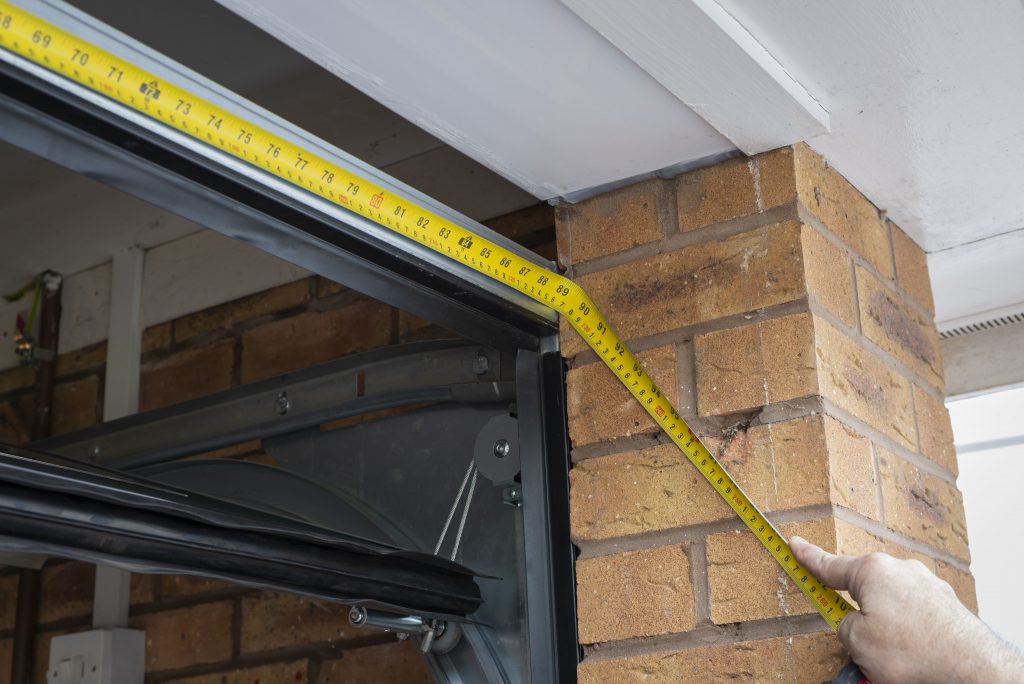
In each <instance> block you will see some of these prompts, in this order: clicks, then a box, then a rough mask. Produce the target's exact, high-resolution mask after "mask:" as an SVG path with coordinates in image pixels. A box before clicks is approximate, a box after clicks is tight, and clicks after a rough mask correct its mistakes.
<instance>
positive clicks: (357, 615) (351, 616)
mask: <svg viewBox="0 0 1024 684" xmlns="http://www.w3.org/2000/svg"><path fill="white" fill-rule="evenodd" d="M364 620H366V612H365V611H363V610H362V609H361V608H359V607H357V606H356V607H353V608H352V609H351V610H350V611H348V621H349V622H350V623H351V624H353V625H361V624H363V621H364Z"/></svg>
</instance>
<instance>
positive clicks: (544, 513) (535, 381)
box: [516, 350, 579, 684]
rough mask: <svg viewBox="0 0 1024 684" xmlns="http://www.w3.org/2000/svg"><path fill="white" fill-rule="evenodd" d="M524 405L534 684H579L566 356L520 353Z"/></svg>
mask: <svg viewBox="0 0 1024 684" xmlns="http://www.w3.org/2000/svg"><path fill="white" fill-rule="evenodd" d="M516 408H517V411H518V414H519V453H520V455H521V459H522V471H521V472H522V492H523V527H524V531H525V536H526V539H527V540H528V541H527V543H526V619H527V624H528V630H529V640H528V648H529V659H530V681H531V682H535V683H538V684H539V683H541V682H561V683H569V684H571V683H572V682H575V681H576V665H577V664H578V663H579V646H578V641H577V636H576V579H575V551H574V550H573V545H572V541H571V540H570V538H569V442H568V432H567V428H566V425H567V423H566V414H565V380H564V376H563V372H562V358H561V356H560V355H559V354H558V353H557V352H555V353H547V354H537V353H535V352H530V351H524V350H520V352H519V355H518V356H517V358H516Z"/></svg>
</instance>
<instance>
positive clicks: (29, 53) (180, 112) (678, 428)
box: [0, 0, 852, 629]
mask: <svg viewBox="0 0 1024 684" xmlns="http://www.w3.org/2000/svg"><path fill="white" fill-rule="evenodd" d="M0 47H3V48H6V49H7V50H10V51H11V52H14V53H16V54H18V55H21V56H22V57H25V58H27V59H30V60H32V61H34V62H36V63H38V64H40V65H42V66H43V67H45V68H47V69H49V70H51V71H53V72H55V73H58V74H61V75H62V76H65V77H67V78H69V79H72V80H74V81H76V82H78V83H81V84H82V85H84V86H87V87H88V88H91V89H92V90H95V91H97V92H99V93H101V94H103V95H106V96H107V97H110V98H113V99H114V100H117V101H119V102H121V103H123V104H125V105H128V106H129V107H132V108H133V109H135V110H138V111H139V112H142V113H143V114H146V115H147V116H149V117H151V118H153V119H156V120H158V121H160V122H162V123H164V124H166V125H168V126H171V127H173V128H175V129H179V130H181V131H185V132H186V133H188V134H189V135H191V136H193V137H195V138H197V139H199V140H201V141H203V142H205V143H208V144H210V145H213V146H214V147H217V148H218V149H221V150H223V151H225V152H227V153H229V154H232V155H234V156H235V157H238V158H239V159H243V160H245V161H247V162H249V163H250V164H253V165H255V166H257V167H259V168H261V169H264V170H266V171H269V172H270V173H272V174H274V175H275V176H278V177H279V178H281V179H283V180H286V181H288V182H290V183H293V184H295V185H297V186H300V187H302V188H304V189H305V190H308V191H310V192H312V193H314V194H316V195H319V196H320V197H323V198H325V199H327V200H329V201H331V202H335V203H337V204H339V205H341V206H343V207H345V208H346V209H349V210H351V211H354V212H356V213H358V214H360V215H362V216H365V217H366V218H368V219H371V220H372V221H374V222H376V223H378V224H380V225H382V226H384V227H386V228H390V229H391V230H394V231H395V232H397V233H400V234H402V235H405V236H406V237H408V238H411V239H413V240H415V241H417V242H419V243H420V244H423V245H425V246H427V247H429V248H431V249H433V250H435V251H437V252H439V253H441V254H444V255H446V256H448V257H450V258H452V259H455V260H456V261H461V262H463V263H465V264H467V265H469V266H470V267H472V268H473V269H475V270H477V271H479V272H480V273H482V274H484V275H486V276H488V277H490V278H493V279H495V280H498V281H500V282H502V283H505V284H506V285H508V286H509V287H513V288H515V289H517V290H519V291H520V292H523V293H525V294H526V295H528V296H530V297H531V298H533V299H535V300H537V301H538V302H541V303H542V304H545V305H547V306H549V307H551V308H553V309H555V310H557V311H558V312H560V313H561V314H562V315H563V316H565V317H566V319H567V320H568V321H569V323H570V324H571V325H572V326H573V327H574V328H575V329H576V330H577V331H578V332H579V333H580V335H582V336H583V339H584V340H586V342H587V344H589V345H590V346H591V347H592V348H593V349H594V350H595V351H596V352H597V354H598V356H599V357H600V358H601V360H602V361H604V362H605V364H606V365H607V366H608V367H609V368H610V369H611V370H612V372H613V373H615V375H616V376H617V377H618V378H619V380H621V381H622V384H623V385H625V386H626V388H627V389H628V390H629V391H630V392H631V393H632V395H633V396H634V397H636V399H637V401H639V402H640V404H641V405H642V406H643V407H644V409H646V410H647V412H648V413H649V414H651V417H653V418H654V420H655V422H656V423H657V424H658V425H660V426H661V428H662V429H663V430H664V431H665V432H666V433H667V434H668V436H669V437H671V438H672V441H673V442H675V444H676V445H677V446H678V447H679V448H680V450H682V452H683V454H685V456H686V458H687V459H689V460H690V462H691V463H692V464H693V465H694V466H695V467H696V468H697V469H698V470H700V472H701V473H702V474H703V475H704V477H705V478H707V481H708V482H710V483H711V486H712V487H714V488H715V490H716V491H717V492H718V493H719V494H720V495H721V496H722V498H723V499H725V501H726V503H728V504H729V506H730V507H731V508H732V509H733V510H734V511H735V512H736V514H737V515H738V516H739V517H740V518H741V519H742V520H743V522H744V523H745V524H746V525H747V527H749V528H750V530H751V531H752V532H753V533H754V535H755V536H757V538H758V539H759V540H760V541H761V543H762V544H763V545H764V546H765V548H766V549H768V551H769V553H771V554H772V556H773V557H774V558H775V560H777V561H778V562H779V565H781V566H782V568H783V569H784V570H785V571H786V574H787V575H789V577H790V578H791V579H792V580H793V582H794V583H795V584H796V585H797V586H798V587H800V589H801V590H802V591H803V592H804V594H805V595H806V596H807V598H808V600H810V602H811V603H812V604H813V605H814V607H815V608H816V609H817V610H818V612H820V613H821V615H822V617H824V618H825V620H826V622H828V624H829V625H830V626H831V627H832V628H833V629H836V628H837V627H838V626H839V621H840V620H842V618H843V616H845V615H846V614H847V613H848V612H850V611H851V610H852V608H851V606H850V605H849V604H847V602H846V601H845V600H843V598H842V597H841V596H839V595H838V594H837V593H836V592H835V591H833V590H832V589H829V588H828V587H825V586H823V585H822V584H821V583H820V582H819V581H818V580H817V579H816V578H815V577H814V576H813V575H811V573H810V572H808V571H807V570H805V569H804V568H803V567H802V566H800V564H799V563H797V562H796V560H795V559H794V558H793V553H792V551H791V550H790V548H789V545H788V544H787V543H786V540H785V539H783V537H782V535H781V534H779V532H778V530H776V529H775V527H774V526H773V525H772V524H771V522H770V521H769V520H768V519H767V518H766V517H765V516H764V514H763V513H761V511H760V510H758V508H757V506H755V505H754V504H753V502H751V501H750V499H749V498H747V496H746V494H744V493H743V491H742V490H741V489H740V488H739V486H738V485H737V484H736V482H735V481H734V480H733V479H732V477H730V476H729V474H728V473H727V472H726V471H725V468H723V467H722V465H721V464H720V463H719V462H718V461H717V459H715V457H714V456H713V455H712V454H711V452H710V451H708V449H707V447H705V446H704V445H703V444H702V443H701V441H700V440H699V439H698V438H697V436H696V435H695V434H694V433H693V431H692V430H691V429H690V427H689V426H688V425H687V424H686V422H685V421H684V420H683V419H682V418H681V417H680V416H679V413H678V412H677V411H676V409H675V408H674V407H673V406H672V404H671V402H670V401H669V400H668V399H667V398H666V397H665V395H664V394H663V393H662V392H661V390H659V389H658V387H657V386H656V385H655V384H654V382H653V381H652V380H651V378H650V376H648V375H647V373H646V372H645V371H644V369H643V368H642V367H641V366H640V364H639V363H638V362H637V360H636V358H635V357H634V356H633V354H632V352H630V351H629V349H627V348H626V345H624V344H623V343H622V341H621V340H619V338H618V336H616V334H615V333H614V332H613V331H612V329H611V326H609V325H608V322H607V321H606V320H605V319H604V317H603V316H602V315H601V313H600V312H599V311H598V310H597V308H596V307H595V306H594V303H593V302H592V301H591V300H590V298H589V297H588V296H587V294H586V293H585V292H584V291H583V290H582V289H581V288H580V287H579V286H577V285H576V284H575V283H573V282H572V281H571V280H569V279H568V278H565V277H563V276H561V275H558V274H557V273H553V272H551V271H548V270H545V269H541V268H538V267H537V266H536V265H535V264H533V263H531V262H529V261H527V260H525V259H523V258H522V257H519V256H517V255H515V254H513V253H512V252H510V251H508V250H506V249H504V248H503V247H500V246H498V245H496V244H494V243H493V242H490V241H488V240H486V239H484V238H482V237H480V236H479V235H476V234H474V233H472V232H470V231H468V230H466V229H464V228H461V227H459V226H457V225H454V224H453V223H451V221H449V220H447V219H445V218H442V217H441V216H438V215H437V214H435V213H433V212H430V211H428V210H426V209H424V208H423V207H420V206H417V205H416V204H414V203H412V202H409V201H407V200H406V199H403V198H402V197H398V196H395V195H392V194H391V193H389V192H387V191H386V190H384V189H383V188H381V187H379V186H377V185H375V184H374V183H373V182H371V181H368V180H367V179H365V178H362V177H360V176H358V175H356V174H355V173H353V172H351V171H349V170H347V169H344V168H341V167H339V166H336V165H335V164H332V163H331V162H329V161H327V160H325V159H322V158H320V157H318V156H317V155H314V154H311V153H310V152H307V151H305V150H303V149H301V148H300V147H298V146H296V145H294V144H292V143H290V142H288V141H287V140H283V139H281V138H280V137H278V136H276V135H274V134H272V133H270V132H268V131H265V130H263V129H261V128H259V127H257V126H255V125H253V124H251V123H249V122H248V121H245V120H244V119H242V118H239V117H238V116H235V115H234V114H232V113H230V112H227V111H224V110H223V109H221V108H219V107H216V106H214V105H213V104H211V103H209V102H207V101H205V100H203V99H201V98H198V97H196V96H195V95H193V94H192V93H189V92H188V91H186V90H184V89H182V88H179V87H177V86H176V85H174V84H173V83H168V82H167V81H164V80H162V79H159V78H157V77H156V76H154V75H153V74H150V73H148V72H146V71H144V70H142V69H139V68H138V67H136V66H134V65H133V64H130V63H128V62H127V61H125V60H123V59H120V58H118V57H117V56H115V55H112V54H110V53H109V52H106V51H104V50H102V49H100V48H98V47H96V46H95V45H92V44H90V43H88V42H86V41H84V40H81V39H80V38H77V37H76V36H73V35H71V34H69V33H67V32H66V31H64V30H62V29H60V28H58V27H56V26H53V25H52V24H49V23H47V22H45V21H43V20H41V19H39V18H38V17H35V16H33V15H32V14H29V13H27V12H25V11H24V10H21V9H19V8H17V7H14V6H13V5H10V4H9V3H7V2H4V1H3V0H0Z"/></svg>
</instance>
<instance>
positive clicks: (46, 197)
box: [0, 0, 537, 327]
mask: <svg viewBox="0 0 1024 684" xmlns="http://www.w3.org/2000/svg"><path fill="white" fill-rule="evenodd" d="M71 4H73V5H74V6H76V7H78V8H79V9H82V10H84V11H86V12H88V13H89V14H91V15H93V16H94V17H96V18H97V19H98V20H100V21H102V22H104V23H107V24H109V25H111V26H114V27H115V28H117V29H119V30H121V31H123V32H124V33H127V34H128V35H130V36H131V37H133V38H135V39H136V40H139V41H141V42H143V43H145V44H146V45H149V46H150V47H152V48H153V49H155V50H157V51H158V52H162V53H164V54H166V55H168V56H170V57H171V58H172V59H175V60H177V61H178V62H181V63H182V64H185V65H186V66H188V67H190V68H192V69H194V70H195V71H198V72H199V73H201V74H203V75H204V76H206V77H208V78H211V79H213V80H215V81H217V82H218V83H221V84H223V85H224V86H225V87H226V88H228V89H230V90H232V91H234V92H236V93H239V94H241V95H242V96H244V97H246V98H248V99H250V100H252V101H253V102H256V103H257V104H259V105H261V106H263V107H266V108H267V109H270V110H271V111H273V112H274V113H275V114H278V115H280V116H282V117H284V118H286V119H288V120H290V121H293V122H295V123H296V124H298V125H299V126H301V127H303V128H305V129H306V130H308V131H311V132H312V133H314V134H315V135H318V136H320V137H321V138H323V139H325V140H327V141H328V142H331V143H333V144H334V145H337V146H338V147H340V148H342V149H344V150H346V151H348V152H350V153H352V154H354V155H356V156H358V157H360V158H361V159H363V160H365V161H368V162H369V163H371V164H373V165H374V166H376V167H378V168H382V169H384V170H386V171H387V172H388V173H390V174H391V175H393V176H395V177H397V178H399V179H400V180H402V181H404V182H406V183H409V184H410V185H412V186H414V187H417V188H419V189H420V190H422V191H423V192H426V193H427V194H429V195H431V196H433V197H436V198H438V199H439V200H440V201H442V202H444V203H446V204H448V205H450V206H452V207H454V208H456V209H458V210H459V211H461V212H463V213H464V214H466V215H468V216H471V217H473V218H475V219H478V220H482V219H487V218H492V217H494V216H497V215H500V214H503V213H506V212H508V211H513V210H515V209H519V208H522V207H525V206H529V205H531V204H535V203H536V202H537V199H536V198H535V197H533V196H532V195H530V194H529V193H527V192H525V191H524V190H522V189H521V188H519V187H517V186H516V185H514V184H513V183H510V182H508V181H507V180H505V179H503V178H501V177H500V176H499V175H497V174H495V173H494V172H493V171H491V170H489V169H487V168H486V167H485V166H482V165H481V164H479V163H478V162H476V161H474V160H472V159H470V158H469V157H467V156H465V155H464V154H462V153H461V152H459V151H457V150H455V149H453V148H452V147H450V146H448V145H446V144H445V143H444V142H443V141H441V140H438V139H437V138H436V137H434V136H433V135H431V134H430V133H428V132H427V131H424V130H423V129H421V128H419V127H417V126H415V125H414V124H412V123H410V122H408V121H406V120H405V119H403V118H402V117H401V116H399V115H398V114H395V113H394V112H392V111H391V110H389V109H387V108H386V107H384V106H382V105H380V104H379V103H377V102H375V101H374V100H372V99H371V98H369V97H367V96H366V95H364V94H363V93H361V92H359V91H358V90H356V89H355V88H353V87H352V86H350V85H348V84H347V83H345V82H343V81H341V80H339V79H337V78H335V77H334V76H332V75H331V74H330V73H328V72H326V71H324V70H323V69H320V68H319V67H317V66H316V65H315V64H313V63H312V62H310V61H309V60H307V59H306V58H304V57H303V56H302V55H300V54H298V53H296V52H295V51H293V50H291V49H289V48H288V47H286V46H285V45H283V44H282V43H280V42H278V41H277V40H275V39H274V38H272V37H271V36H269V35H268V34H266V33H264V32H263V31H261V30H259V29H258V28H256V27H254V26H253V25H251V24H249V23H248V22H246V21H244V20H243V19H241V18H239V17H238V16H236V15H234V14H232V13H231V12H230V11H228V10H226V9H224V8H223V7H221V6H219V5H217V4H216V3H215V2H213V1H212V0H179V1H178V2H174V3H140V2H136V1H135V0H73V2H72V3H71ZM0 207H3V212H2V215H0V240H2V243H0V244H2V248H0V294H2V293H4V292H10V291H12V290H14V289H15V288H17V287H19V286H21V285H22V284H24V283H25V282H27V281H28V280H29V279H30V278H32V277H34V276H35V275H36V274H38V273H39V272H40V271H42V270H44V269H53V270H55V271H58V272H61V273H64V274H66V275H71V274H74V273H79V272H81V271H85V270H87V269H89V268H92V267H94V266H96V265H98V264H101V263H103V262H106V261H109V259H110V255H111V254H113V253H114V252H118V251H121V250H123V249H125V248H126V247H129V246H132V245H137V246H142V247H147V248H148V247H155V246H157V245H161V244H165V243H167V242H169V241H172V240H175V239H177V238H179V237H182V236H183V235H187V234H189V233H193V232H196V231H199V230H201V229H202V226H200V225H197V224H195V223H192V222H191V221H187V220H185V219H182V218H180V217H178V216H176V215H174V214H172V213H170V212H167V211H164V210H162V209H159V208H157V207H154V206H152V205H150V204H147V203H145V202H143V201H141V200H137V199H135V198H133V197H130V196H128V195H125V194H123V193H121V192H119V191H117V190H114V189H112V188H109V187H107V186H105V185H102V184H100V183H98V182H96V181H93V180H91V179H89V178H86V177H84V176H80V175H78V174H76V173H74V172H71V171H68V170H65V169H64V168H62V167H59V166H57V165H55V164H52V163H50V162H47V161H45V160H43V159H40V158H38V157H35V156H33V155H31V154H28V153H26V152H23V151H22V150H20V149H18V148H16V147H13V146H11V145H8V144H6V143H2V142H0ZM7 324H8V321H7V320H6V319H4V320H0V327H3V326H5V325H7Z"/></svg>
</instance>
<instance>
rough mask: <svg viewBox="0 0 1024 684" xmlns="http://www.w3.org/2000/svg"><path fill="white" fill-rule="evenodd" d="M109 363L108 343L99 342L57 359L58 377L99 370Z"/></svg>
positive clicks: (61, 355)
mask: <svg viewBox="0 0 1024 684" xmlns="http://www.w3.org/2000/svg"><path fill="white" fill-rule="evenodd" d="M106 363H107V343H106V342H98V343H96V344H91V345H89V346H88V347H83V348H82V349H76V350H75V351H72V352H66V353H64V354H60V355H59V356H58V357H57V377H58V378H63V377H65V376H68V375H71V374H72V373H81V372H83V371H87V370H98V369H100V368H102V367H103V366H105V365H106Z"/></svg>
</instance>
